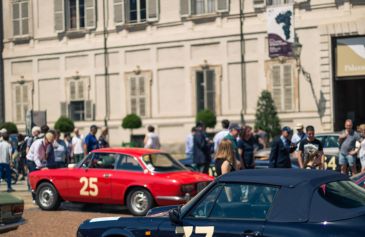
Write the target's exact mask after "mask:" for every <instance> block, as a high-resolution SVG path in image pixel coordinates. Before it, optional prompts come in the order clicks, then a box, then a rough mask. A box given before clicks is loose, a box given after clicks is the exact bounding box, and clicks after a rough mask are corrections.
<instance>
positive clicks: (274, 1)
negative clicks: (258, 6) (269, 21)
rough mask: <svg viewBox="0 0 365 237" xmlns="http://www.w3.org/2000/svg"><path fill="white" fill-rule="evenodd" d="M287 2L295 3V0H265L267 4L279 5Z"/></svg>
mask: <svg viewBox="0 0 365 237" xmlns="http://www.w3.org/2000/svg"><path fill="white" fill-rule="evenodd" d="M287 4H295V0H266V5H267V6H281V5H287Z"/></svg>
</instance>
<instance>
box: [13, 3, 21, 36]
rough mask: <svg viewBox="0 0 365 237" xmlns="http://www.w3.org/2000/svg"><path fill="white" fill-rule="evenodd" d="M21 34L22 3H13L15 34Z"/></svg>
mask: <svg viewBox="0 0 365 237" xmlns="http://www.w3.org/2000/svg"><path fill="white" fill-rule="evenodd" d="M19 35H20V4H19V3H17V2H15V3H13V36H19Z"/></svg>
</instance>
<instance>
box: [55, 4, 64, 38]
mask: <svg viewBox="0 0 365 237" xmlns="http://www.w3.org/2000/svg"><path fill="white" fill-rule="evenodd" d="M53 3H54V9H53V10H54V29H55V31H56V32H57V33H59V32H63V31H65V10H64V7H65V5H64V2H63V0H54V1H53Z"/></svg>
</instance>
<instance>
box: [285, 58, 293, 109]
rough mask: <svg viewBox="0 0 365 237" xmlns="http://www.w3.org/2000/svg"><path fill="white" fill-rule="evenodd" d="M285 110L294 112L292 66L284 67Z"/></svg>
mask: <svg viewBox="0 0 365 237" xmlns="http://www.w3.org/2000/svg"><path fill="white" fill-rule="evenodd" d="M283 77H284V80H283V81H284V95H283V96H284V110H293V83H292V66H291V65H289V64H287V65H284V75H283Z"/></svg>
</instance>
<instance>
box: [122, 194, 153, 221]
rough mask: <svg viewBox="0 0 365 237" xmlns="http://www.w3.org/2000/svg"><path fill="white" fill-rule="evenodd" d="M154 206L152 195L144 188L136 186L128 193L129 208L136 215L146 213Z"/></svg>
mask: <svg viewBox="0 0 365 237" xmlns="http://www.w3.org/2000/svg"><path fill="white" fill-rule="evenodd" d="M152 206H153V198H152V195H151V193H150V192H149V191H148V190H146V189H144V188H134V189H132V190H131V191H130V192H129V193H128V195H127V208H128V210H129V211H130V212H131V213H132V214H133V215H135V216H144V215H146V213H147V212H148V210H150V209H151V207H152Z"/></svg>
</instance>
